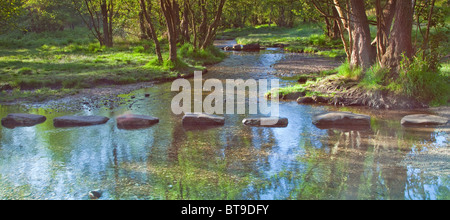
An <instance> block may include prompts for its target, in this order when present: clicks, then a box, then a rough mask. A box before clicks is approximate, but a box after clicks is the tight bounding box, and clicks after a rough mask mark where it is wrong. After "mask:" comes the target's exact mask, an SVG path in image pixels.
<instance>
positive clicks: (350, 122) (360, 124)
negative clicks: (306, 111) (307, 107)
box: [312, 112, 370, 130]
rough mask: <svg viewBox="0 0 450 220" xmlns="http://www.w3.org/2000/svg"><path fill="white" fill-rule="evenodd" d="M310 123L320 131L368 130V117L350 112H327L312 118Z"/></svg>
mask: <svg viewBox="0 0 450 220" xmlns="http://www.w3.org/2000/svg"><path fill="white" fill-rule="evenodd" d="M312 123H313V124H314V125H316V126H317V127H318V128H321V129H329V128H338V129H350V130H351V129H369V128H370V116H367V115H360V114H354V113H351V112H329V113H325V114H319V115H316V116H314V117H313V122H312Z"/></svg>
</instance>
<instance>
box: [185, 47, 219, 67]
mask: <svg viewBox="0 0 450 220" xmlns="http://www.w3.org/2000/svg"><path fill="white" fill-rule="evenodd" d="M178 55H179V56H180V57H181V59H185V60H187V61H188V62H190V63H193V64H198V65H209V64H214V63H218V62H220V61H222V60H223V59H224V58H225V54H224V53H223V52H222V51H220V49H218V48H217V47H215V46H209V47H207V48H206V49H196V48H194V46H193V45H192V44H189V43H185V44H183V45H182V46H181V47H180V48H179V50H178Z"/></svg>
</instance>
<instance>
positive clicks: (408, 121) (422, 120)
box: [401, 114, 448, 126]
mask: <svg viewBox="0 0 450 220" xmlns="http://www.w3.org/2000/svg"><path fill="white" fill-rule="evenodd" d="M447 122H448V118H445V117H440V116H436V115H428V114H416V115H407V116H405V117H403V118H402V120H401V124H402V125H403V126H430V125H443V124H447Z"/></svg>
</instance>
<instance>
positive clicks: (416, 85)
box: [397, 53, 450, 105]
mask: <svg viewBox="0 0 450 220" xmlns="http://www.w3.org/2000/svg"><path fill="white" fill-rule="evenodd" d="M400 65H401V70H400V73H399V77H398V79H397V84H400V85H401V91H402V92H403V93H404V94H406V95H408V96H410V97H415V98H417V99H418V100H421V101H426V102H429V103H430V104H431V105H443V104H446V103H447V101H448V100H449V98H450V96H449V95H450V78H449V76H448V75H446V74H443V72H441V71H434V70H433V68H432V65H433V64H430V63H429V62H427V61H426V59H423V58H422V57H421V53H417V56H415V57H414V58H412V59H411V60H410V59H407V58H404V59H403V61H402V62H401V64H400Z"/></svg>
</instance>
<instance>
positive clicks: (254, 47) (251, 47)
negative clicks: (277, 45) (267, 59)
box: [242, 43, 261, 51]
mask: <svg viewBox="0 0 450 220" xmlns="http://www.w3.org/2000/svg"><path fill="white" fill-rule="evenodd" d="M242 50H245V51H256V50H261V46H260V45H259V44H257V43H254V44H247V45H244V46H242Z"/></svg>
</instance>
